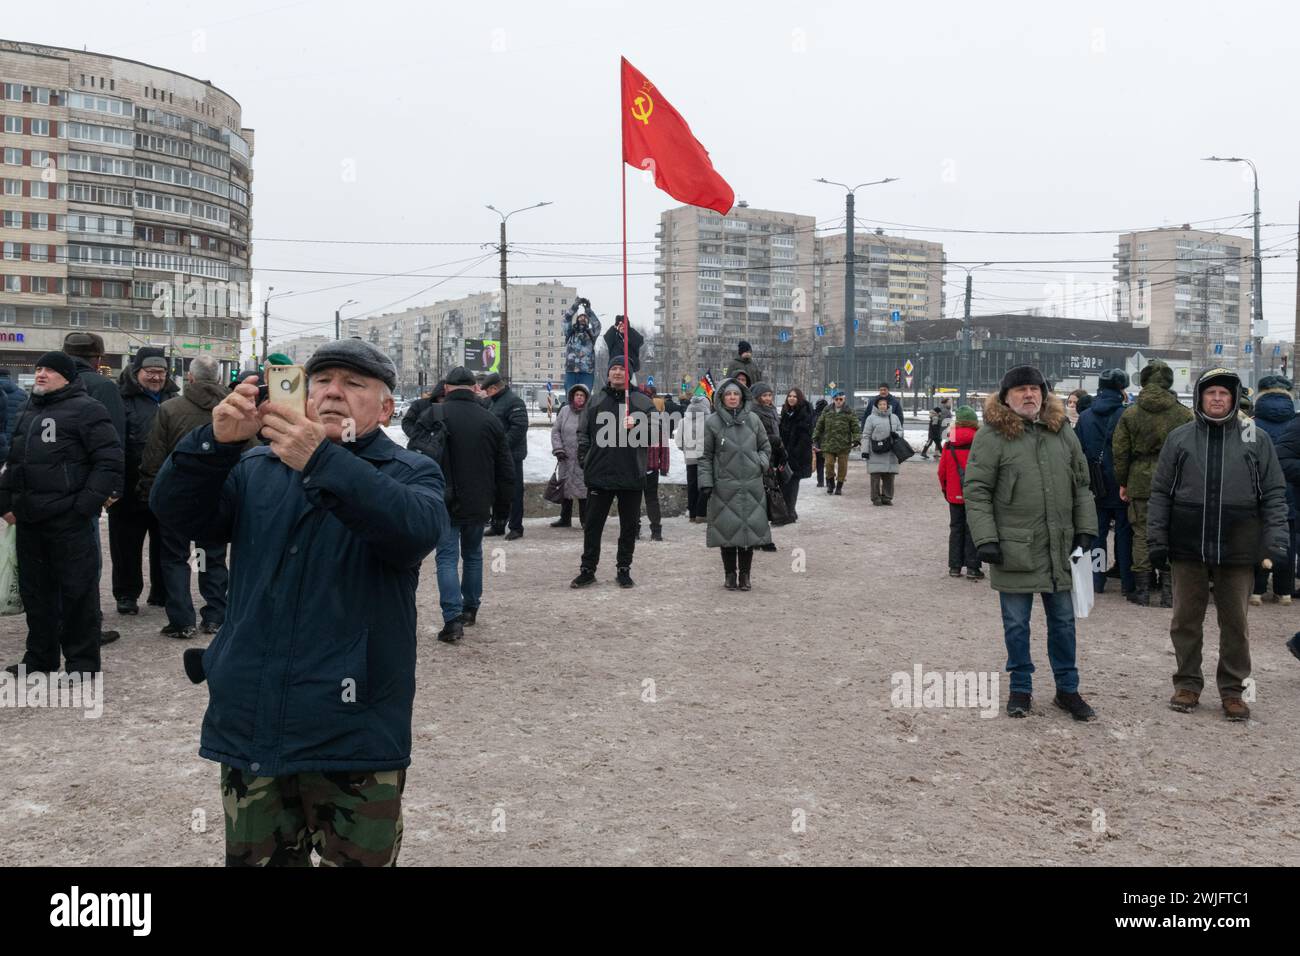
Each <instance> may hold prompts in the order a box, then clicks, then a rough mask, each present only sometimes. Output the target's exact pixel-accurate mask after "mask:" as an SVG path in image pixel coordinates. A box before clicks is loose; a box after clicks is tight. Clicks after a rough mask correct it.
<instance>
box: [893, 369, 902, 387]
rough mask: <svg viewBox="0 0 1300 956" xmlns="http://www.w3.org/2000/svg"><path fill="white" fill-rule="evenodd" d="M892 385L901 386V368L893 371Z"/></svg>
mask: <svg viewBox="0 0 1300 956" xmlns="http://www.w3.org/2000/svg"><path fill="white" fill-rule="evenodd" d="M894 384H895V385H902V384H903V370H902V369H901V368H896V369H894Z"/></svg>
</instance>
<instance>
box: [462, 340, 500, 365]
mask: <svg viewBox="0 0 1300 956" xmlns="http://www.w3.org/2000/svg"><path fill="white" fill-rule="evenodd" d="M465 368H467V369H469V370H470V371H471V372H499V371H501V342H500V341H499V340H497V339H466V340H465Z"/></svg>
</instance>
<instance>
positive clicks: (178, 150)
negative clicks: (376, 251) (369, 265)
mask: <svg viewBox="0 0 1300 956" xmlns="http://www.w3.org/2000/svg"><path fill="white" fill-rule="evenodd" d="M0 117H2V122H3V137H2V142H3V156H2V157H0V179H3V189H2V190H0V242H2V243H3V255H2V257H0V366H8V367H9V368H10V369H12V371H13V372H14V374H15V376H16V377H18V376H22V375H24V374H30V373H31V372H32V371H33V360H34V359H35V358H36V357H37V356H39V355H41V354H42V353H43V352H46V351H48V350H50V349H56V348H60V347H61V346H62V343H63V338H64V336H65V335H67V334H68V333H69V332H73V331H82V332H95V333H97V334H98V335H100V336H102V337H103V339H104V344H105V353H106V355H105V364H107V365H109V366H111V367H112V368H113V369H114V371H115V372H116V371H117V370H119V369H121V368H122V366H123V364H124V363H125V362H127V361H129V359H130V356H131V355H132V354H133V353H134V352H135V350H136V349H138V348H140V347H141V346H143V345H161V346H164V347H166V348H169V349H170V350H171V354H172V355H173V356H174V359H175V363H176V368H177V370H178V371H179V369H180V368H181V367H183V365H184V364H185V363H186V362H187V360H189V359H192V358H194V357H195V356H197V355H200V354H207V355H211V356H213V357H214V358H217V359H218V360H220V361H221V362H222V365H223V369H224V370H226V371H229V370H230V369H231V368H233V367H235V366H237V365H238V360H239V332H240V328H241V320H242V319H243V318H245V317H246V315H247V311H248V309H249V308H250V306H249V301H250V292H249V281H250V278H251V277H250V271H249V258H250V253H251V245H250V241H249V230H250V227H251V220H252V215H251V213H252V153H253V131H252V130H250V129H245V128H244V127H243V125H242V120H241V116H240V108H239V103H237V102H236V101H235V100H234V99H232V98H231V97H230V96H228V95H227V94H225V93H223V92H222V91H221V90H219V89H217V88H216V87H215V86H213V85H212V84H211V83H209V82H207V81H205V80H198V79H195V78H193V77H190V76H186V75H185V74H183V73H176V72H174V71H172V70H166V69H161V68H159V67H153V66H148V65H146V64H144V63H137V62H135V61H134V60H124V59H120V58H118V57H112V56H103V55H100V54H96V53H86V52H82V51H78V50H68V49H64V48H62V47H48V46H41V45H38V44H33V43H20V42H15V41H10V40H0Z"/></svg>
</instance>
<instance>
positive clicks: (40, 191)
mask: <svg viewBox="0 0 1300 956" xmlns="http://www.w3.org/2000/svg"><path fill="white" fill-rule="evenodd" d="M31 191H32V198H33V199H49V198H50V184H49V183H47V182H46V181H45V180H43V179H33V180H32V184H31Z"/></svg>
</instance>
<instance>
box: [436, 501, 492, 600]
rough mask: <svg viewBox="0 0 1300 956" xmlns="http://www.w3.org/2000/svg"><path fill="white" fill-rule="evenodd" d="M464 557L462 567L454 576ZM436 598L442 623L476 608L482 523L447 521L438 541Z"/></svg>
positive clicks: (479, 595) (480, 595)
mask: <svg viewBox="0 0 1300 956" xmlns="http://www.w3.org/2000/svg"><path fill="white" fill-rule="evenodd" d="M462 558H463V559H464V562H465V570H464V573H463V574H462V575H460V576H459V577H458V576H457V574H456V572H457V570H458V564H459V562H460V561H461V559H462ZM437 562H438V600H439V602H440V603H441V604H442V622H443V623H444V624H446V623H447V622H448V621H454V620H455V619H456V618H458V617H460V613H461V611H464V610H466V609H472V610H477V609H478V605H479V601H481V600H482V599H483V524H482V522H478V521H472V522H470V523H469V524H451V525H448V527H447V530H446V531H444V532H443V533H442V538H441V539H439V541H438V552H437Z"/></svg>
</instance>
